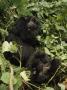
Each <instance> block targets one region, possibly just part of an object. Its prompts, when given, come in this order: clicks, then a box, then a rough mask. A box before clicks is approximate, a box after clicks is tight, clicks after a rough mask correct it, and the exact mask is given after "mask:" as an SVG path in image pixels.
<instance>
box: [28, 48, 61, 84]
mask: <svg viewBox="0 0 67 90" xmlns="http://www.w3.org/2000/svg"><path fill="white" fill-rule="evenodd" d="M59 65H60V61H59V59H57V58H53V59H52V58H51V57H50V56H49V55H47V54H46V53H44V52H42V51H39V50H38V51H37V52H36V53H35V54H34V55H33V57H32V58H31V59H29V60H28V62H27V67H28V68H29V69H31V68H32V70H31V81H32V82H35V83H37V84H41V83H47V82H48V80H49V79H50V78H51V77H52V76H53V75H54V73H55V72H56V70H57V69H58V68H59ZM59 80H60V78H59V77H58V76H56V75H55V76H54V78H53V79H52V80H51V81H50V82H53V83H55V84H57V83H58V81H59Z"/></svg>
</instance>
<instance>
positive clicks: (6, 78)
mask: <svg viewBox="0 0 67 90" xmlns="http://www.w3.org/2000/svg"><path fill="white" fill-rule="evenodd" d="M1 80H2V82H4V83H6V84H9V80H10V73H9V72H4V73H2V76H1ZM16 83H17V80H16V79H15V78H14V77H13V84H16Z"/></svg>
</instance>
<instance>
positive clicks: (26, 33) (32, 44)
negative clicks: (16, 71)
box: [4, 16, 40, 66]
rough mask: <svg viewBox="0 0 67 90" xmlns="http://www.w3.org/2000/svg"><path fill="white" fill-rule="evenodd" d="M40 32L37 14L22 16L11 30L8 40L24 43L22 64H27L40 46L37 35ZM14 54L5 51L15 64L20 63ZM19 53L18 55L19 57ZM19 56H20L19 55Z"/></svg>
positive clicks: (5, 54)
mask: <svg viewBox="0 0 67 90" xmlns="http://www.w3.org/2000/svg"><path fill="white" fill-rule="evenodd" d="M39 33H40V25H39V22H38V20H37V18H36V17H35V16H23V17H20V18H19V19H18V20H17V21H16V23H15V24H14V26H13V27H12V29H11V30H9V35H8V36H7V37H6V40H7V41H8V42H11V41H16V42H17V43H21V45H22V47H23V48H22V53H23V55H22V60H23V63H22V66H25V65H26V62H27V60H28V59H29V57H30V56H31V55H32V53H33V52H34V51H35V48H36V47H39V46H40V43H39V41H38V40H37V38H36V36H37V35H39ZM14 55H16V54H14V53H13V54H12V53H10V52H5V53H4V56H5V57H6V59H9V60H10V62H11V63H12V64H14V65H19V62H18V61H17V60H16V58H14ZM17 56H18V55H16V57H17ZM18 58H19V57H18Z"/></svg>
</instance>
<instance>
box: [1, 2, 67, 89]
mask: <svg viewBox="0 0 67 90" xmlns="http://www.w3.org/2000/svg"><path fill="white" fill-rule="evenodd" d="M32 12H36V14H37V17H38V19H39V21H40V24H41V30H42V31H43V34H42V35H41V36H39V37H37V38H38V39H39V40H40V41H41V43H42V49H43V50H45V52H46V53H47V54H49V55H51V57H54V56H55V57H58V58H59V59H60V60H61V71H60V72H59V73H60V74H61V72H62V73H63V74H62V78H63V79H64V78H65V80H64V81H62V82H59V84H58V86H59V87H60V89H58V88H57V87H50V86H49V85H48V84H46V85H45V84H43V85H42V86H38V87H37V86H35V85H33V84H31V83H28V82H27V81H28V80H29V78H28V77H29V74H30V73H29V71H27V70H26V69H25V68H21V67H16V66H12V65H11V64H10V63H9V62H8V61H7V60H6V59H5V58H4V56H3V54H2V52H3V51H5V50H6V49H8V48H7V47H8V46H9V44H8V43H6V45H7V46H6V47H5V48H3V49H2V47H3V42H4V41H5V37H6V36H7V35H8V30H9V29H8V28H11V27H12V25H13V24H14V22H15V20H16V19H17V18H19V17H21V16H22V15H25V16H27V15H32ZM9 47H10V46H9ZM15 48H16V47H15V46H12V48H11V47H10V48H9V50H11V49H12V50H15ZM62 78H61V79H62ZM24 83H25V84H26V85H28V86H29V87H30V86H33V87H36V88H38V90H54V89H55V90H65V88H66V87H67V0H0V90H8V88H9V90H19V88H20V87H21V85H22V86H23V85H24ZM20 90H21V89H20ZM66 90H67V89H66Z"/></svg>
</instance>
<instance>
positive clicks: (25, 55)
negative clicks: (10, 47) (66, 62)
mask: <svg viewBox="0 0 67 90" xmlns="http://www.w3.org/2000/svg"><path fill="white" fill-rule="evenodd" d="M39 26H40V25H39V22H38V20H37V18H36V17H35V16H24V17H21V18H20V19H19V20H17V21H16V23H15V24H14V26H13V27H12V29H11V30H10V31H9V35H8V37H6V40H7V41H8V42H11V41H16V42H17V43H18V42H20V43H21V46H22V60H21V63H22V66H23V67H27V68H28V69H31V81H32V82H36V83H38V84H41V83H44V82H47V81H48V80H49V79H50V78H51V77H52V76H53V74H54V73H55V72H56V70H57V69H58V67H59V61H58V60H57V59H51V58H50V57H49V56H48V55H47V54H45V53H44V52H42V51H39V50H38V51H37V50H36V47H39V46H40V42H39V41H38V40H37V38H36V36H37V35H39V34H40V27H39ZM4 56H5V57H6V59H9V60H10V62H11V63H12V64H14V65H19V62H18V61H17V60H16V59H15V58H14V56H13V54H12V53H10V52H5V53H4Z"/></svg>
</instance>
